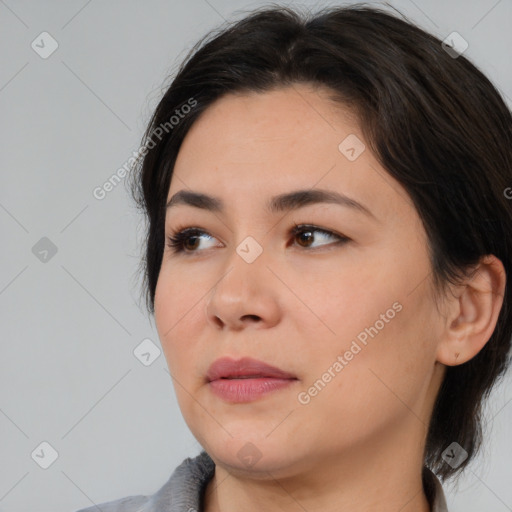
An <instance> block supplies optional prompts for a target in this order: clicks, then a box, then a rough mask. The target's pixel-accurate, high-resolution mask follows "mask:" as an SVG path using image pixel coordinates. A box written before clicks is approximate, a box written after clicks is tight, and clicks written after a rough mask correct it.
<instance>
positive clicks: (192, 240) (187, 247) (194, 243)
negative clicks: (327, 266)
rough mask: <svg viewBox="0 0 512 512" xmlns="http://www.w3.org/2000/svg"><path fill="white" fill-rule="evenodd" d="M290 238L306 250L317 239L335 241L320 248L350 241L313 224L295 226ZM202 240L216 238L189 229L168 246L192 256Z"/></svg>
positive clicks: (169, 240)
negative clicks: (295, 239)
mask: <svg viewBox="0 0 512 512" xmlns="http://www.w3.org/2000/svg"><path fill="white" fill-rule="evenodd" d="M315 233H319V234H320V237H318V236H317V235H315ZM289 236H290V237H292V238H298V240H300V242H299V243H298V244H296V245H298V246H299V247H302V248H304V249H310V248H313V249H314V248H315V247H314V246H312V245H311V244H312V243H315V242H317V238H319V239H320V240H322V239H323V240H326V239H327V240H329V239H331V240H334V244H333V243H332V242H331V243H329V242H327V243H320V246H324V245H341V244H344V243H346V242H348V241H349V240H350V239H349V238H347V237H345V236H342V235H338V234H336V233H333V232H332V231H329V230H326V229H321V228H319V227H317V226H314V225H312V224H300V225H299V224H295V226H294V227H293V228H292V229H291V230H290V231H289ZM201 239H207V240H214V237H212V236H211V235H209V234H208V233H207V232H206V231H204V230H202V229H200V228H196V227H188V228H185V229H181V230H177V231H176V232H174V233H172V234H171V235H169V236H168V237H167V245H168V246H169V247H170V248H171V250H172V251H173V252H174V253H184V254H191V253H194V252H200V251H199V250H198V246H199V245H200V242H201ZM210 247H215V244H211V245H210ZM206 248H208V247H206Z"/></svg>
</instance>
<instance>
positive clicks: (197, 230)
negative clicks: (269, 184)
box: [167, 223, 350, 252]
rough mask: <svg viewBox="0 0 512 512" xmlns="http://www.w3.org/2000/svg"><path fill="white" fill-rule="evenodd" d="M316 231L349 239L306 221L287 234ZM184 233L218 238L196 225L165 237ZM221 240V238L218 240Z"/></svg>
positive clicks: (293, 227) (340, 238)
mask: <svg viewBox="0 0 512 512" xmlns="http://www.w3.org/2000/svg"><path fill="white" fill-rule="evenodd" d="M308 229H309V230H311V231H318V232H321V233H324V234H326V235H328V236H331V237H333V238H338V239H339V240H350V238H349V237H348V236H346V235H344V234H341V233H337V232H336V231H333V230H331V229H328V228H323V227H321V226H317V225H316V224H307V223H303V224H301V223H294V224H293V226H292V227H291V228H288V230H287V234H288V235H289V234H293V232H294V231H307V230H308ZM186 233H194V234H196V235H199V236H201V235H207V236H208V237H210V238H213V239H217V240H219V238H218V237H216V236H214V235H212V234H211V233H210V232H209V231H208V230H205V229H203V228H200V227H198V226H186V227H183V228H178V229H176V230H171V232H170V233H169V234H168V235H167V238H173V237H177V236H179V235H182V234H184V235H186ZM220 241H221V242H222V240H220ZM191 252H197V251H191Z"/></svg>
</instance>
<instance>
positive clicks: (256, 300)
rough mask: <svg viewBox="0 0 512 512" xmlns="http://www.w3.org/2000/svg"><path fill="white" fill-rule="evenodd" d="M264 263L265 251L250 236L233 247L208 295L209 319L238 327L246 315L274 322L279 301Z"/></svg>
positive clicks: (265, 262) (270, 275)
mask: <svg viewBox="0 0 512 512" xmlns="http://www.w3.org/2000/svg"><path fill="white" fill-rule="evenodd" d="M267 264H268V254H267V253H266V251H264V249H263V246H262V244H260V243H259V242H258V241H257V240H256V239H255V238H253V237H252V236H247V237H245V238H243V239H242V241H241V242H239V243H238V245H237V246H235V247H233V249H232V252H231V253H230V254H229V257H227V258H226V260H225V264H224V265H223V267H222V273H221V275H222V277H221V278H220V280H219V281H218V282H217V284H216V285H215V286H214V287H213V289H212V291H211V293H210V294H209V297H208V300H207V303H206V315H207V317H208V319H209V320H212V321H214V322H215V323H217V324H219V322H221V323H223V324H229V325H231V326H237V327H240V326H241V325H242V324H243V322H244V321H245V319H248V318H249V319H251V320H254V319H257V320H259V321H263V322H270V323H273V322H275V319H276V317H277V304H278V301H277V298H276V296H275V292H276V290H275V289H274V288H273V280H272V273H271V272H270V271H269V270H268V268H267Z"/></svg>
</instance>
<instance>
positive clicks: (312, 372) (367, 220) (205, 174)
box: [155, 85, 442, 476]
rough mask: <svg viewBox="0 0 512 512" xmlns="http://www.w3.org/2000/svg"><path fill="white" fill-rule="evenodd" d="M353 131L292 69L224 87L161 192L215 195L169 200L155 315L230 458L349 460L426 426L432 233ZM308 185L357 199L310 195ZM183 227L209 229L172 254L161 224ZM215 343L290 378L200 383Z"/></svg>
mask: <svg viewBox="0 0 512 512" xmlns="http://www.w3.org/2000/svg"><path fill="white" fill-rule="evenodd" d="M363 143H364V140H363V135H362V133H361V130H360V129H359V127H358V124H357V122H356V121H355V118H354V117H353V116H350V115H349V113H348V112H347V111H345V110H342V109H341V108H340V107H339V105H338V106H335V105H334V104H333V103H331V102H330V101H329V100H328V99H327V96H326V94H325V91H324V92H323V93H322V91H321V90H316V91H315V90H314V89H312V88H310V87H308V86H306V85H294V86H293V87H289V88H283V89H280V90H275V91H273V92H270V93H265V94H256V93H254V94H250V95H236V96H235V95H228V96H225V97H223V98H222V99H220V100H219V101H217V102H216V103H215V104H213V105H212V106H210V107H209V108H208V109H207V110H206V111H205V112H204V113H203V115H202V117H200V118H199V119H198V120H197V121H196V122H195V124H194V125H193V127H192V128H191V130H190V131H189V133H188V134H187V136H186V138H185V140H184V142H183V144H182V146H181V149H180V152H179V155H178V158H177V161H176V165H175V169H174V174H173V178H172V182H171V185H170V190H169V193H168V200H169V199H171V198H172V197H173V196H174V195H175V194H176V193H177V192H179V191H187V192H194V193H200V194H206V195H208V196H212V197H215V198H216V200H217V201H219V203H220V204H221V206H219V208H218V209H213V208H211V207H209V206H211V204H209V203H208V202H202V203H201V204H199V203H198V202H197V201H196V202H195V203H194V204H192V202H191V201H176V202H175V204H174V205H173V206H172V207H169V208H168V210H167V215H166V224H165V236H166V247H165V251H164V254H163V261H162V266H161V270H160V274H159V278H158V283H157V287H156V295H155V321H156V326H157V329H158V333H159V336H160V340H161V343H162V347H163V349H164V351H165V356H166V359H167V363H168V366H169V370H170V372H171V375H172V377H173V379H174V385H175V391H176V395H177V399H178V402H179V405H180V408H181V411H182V413H183V416H184V419H185V421H186V423H187V424H188V426H189V428H190V429H191V431H192V433H193V434H194V436H195V437H196V438H197V439H198V441H199V442H200V443H201V444H202V446H203V447H205V448H206V449H207V451H208V452H209V454H210V455H211V456H212V457H213V458H214V460H216V462H217V463H222V464H224V465H226V466H228V467H230V468H231V470H237V469H238V470H240V471H243V470H244V469H247V468H249V467H252V465H254V467H252V469H251V471H252V472H254V471H256V470H257V469H258V470H260V469H261V470H262V471H271V472H272V474H273V475H274V476H276V475H279V474H282V475H285V474H292V473H293V472H294V471H298V470H299V468H302V469H303V468H305V467H311V465H312V464H314V463H320V461H322V463H324V464H325V462H326V460H328V459H329V458H332V460H337V461H340V460H343V455H344V454H345V455H348V454H349V453H350V456H351V461H352V463H354V464H355V463H356V460H357V457H368V456H370V457H372V458H373V457H378V456H380V454H382V456H383V457H389V456H395V457H400V455H399V453H402V452H403V448H404V446H405V445H406V444H407V443H410V445H411V446H413V447H414V449H417V448H418V446H419V444H418V443H419V441H418V440H419V439H423V436H424V434H425V429H426V425H427V424H428V419H429V415H430V412H431V406H432V403H433V399H434V398H435V394H436V392H437V389H438V385H439V383H440V378H441V369H440V368H439V366H440V365H436V364H435V363H436V347H437V339H438V335H439V332H440V329H441V328H442V322H441V319H440V317H439V313H438V312H437V309H436V307H435V304H434V302H433V300H432V296H431V288H430V286H431V277H432V276H431V267H430V264H429V259H428V255H427V245H426V243H427V239H426V234H425V230H424V228H423V225H422V223H421V221H420V218H419V216H418V214H417V212H416V210H415V208H414V206H413V204H412V202H411V200H410V198H409V197H408V195H407V194H406V192H405V190H404V189H403V188H402V187H401V186H400V185H399V184H398V182H397V181H395V180H394V179H393V178H392V177H391V176H390V175H389V174H387V173H386V172H385V171H384V169H383V168H382V167H381V166H380V165H379V164H378V163H377V160H376V159H375V158H374V157H373V155H372V154H371V153H370V150H369V149H368V147H366V149H365V148H364V146H362V144H363ZM299 190H300V191H306V193H304V194H303V195H302V196H299V197H298V198H296V200H291V201H280V202H279V203H278V204H277V205H276V207H274V208H272V209H269V208H268V204H269V203H270V202H271V201H272V200H273V199H274V198H276V197H279V196H282V195H286V194H290V193H292V192H297V191H299ZM316 190H323V191H330V192H332V193H337V194H339V195H340V196H341V197H346V198H350V201H354V202H350V201H348V200H345V201H341V202H339V203H336V202H328V201H325V200H324V199H322V198H320V201H319V202H316V201H315V200H311V201H306V200H304V199H307V198H308V197H309V196H308V194H311V193H313V192H314V191H316ZM312 197H313V199H315V197H314V196H312ZM301 198H302V200H301ZM317 199H318V198H317ZM355 202H357V203H359V204H360V205H361V206H357V205H356V203H355ZM302 224H307V225H309V227H306V228H302V229H301V230H300V231H298V232H297V233H295V234H294V233H293V229H294V228H295V226H296V225H302ZM311 225H312V226H314V228H312V227H311ZM188 227H194V228H197V229H198V230H201V231H202V232H203V231H204V233H197V232H196V233H193V234H192V235H189V237H188V239H187V240H185V242H184V243H183V245H182V249H183V250H182V251H181V252H173V249H172V248H171V247H170V246H169V245H167V239H168V237H169V236H171V235H173V236H174V235H175V233H176V232H177V231H178V230H182V229H183V228H188ZM329 232H331V233H332V234H330V233H329ZM343 237H346V239H345V240H343ZM221 357H230V358H233V359H239V358H242V357H250V358H253V359H257V360H260V361H263V362H264V363H267V364H269V365H272V366H274V367H277V368H280V369H281V370H283V371H284V372H287V373H288V374H290V375H292V376H293V377H294V379H293V380H288V381H286V382H284V383H283V381H277V380H269V379H267V380H266V383H264V384H263V386H265V385H269V386H271V385H272V383H277V384H284V385H283V386H281V387H279V386H277V388H276V389H275V390H274V391H272V392H269V393H266V394H257V393H256V394H252V395H251V394H250V392H251V390H252V391H254V389H256V388H257V386H258V382H259V383H261V382H262V380H261V379H260V380H259V381H256V380H254V379H250V380H251V383H250V384H248V383H247V382H246V383H244V382H243V379H240V378H239V379H232V380H231V382H230V383H229V384H228V383H226V379H223V381H222V382H220V384H219V382H218V381H217V384H215V383H214V382H212V383H210V382H209V381H208V379H207V373H208V371H209V367H210V365H211V364H212V363H213V362H214V361H216V360H217V359H219V358H221ZM263 380H265V379H263ZM223 386H224V387H229V388H230V389H231V390H234V393H235V394H236V390H237V389H242V388H243V389H245V390H249V391H247V393H249V394H247V395H243V396H244V397H245V399H244V398H239V401H236V399H234V398H233V396H232V395H229V394H227V395H220V394H217V393H216V392H215V390H216V389H219V388H221V387H223ZM398 447H400V452H397V451H396V450H397V449H398ZM349 450H350V452H349Z"/></svg>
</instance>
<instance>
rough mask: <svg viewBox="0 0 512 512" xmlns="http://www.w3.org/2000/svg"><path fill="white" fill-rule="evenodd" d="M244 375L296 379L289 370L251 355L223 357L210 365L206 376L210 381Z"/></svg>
mask: <svg viewBox="0 0 512 512" xmlns="http://www.w3.org/2000/svg"><path fill="white" fill-rule="evenodd" d="M244 376H254V377H273V378H278V379H296V377H295V376H294V375H292V374H290V373H288V372H285V371H283V370H281V369H279V368H276V367H275V366H271V365H269V364H266V363H264V362H263V361H258V360H257V359H252V358H250V357H243V358H242V359H232V358H231V357H221V358H220V359H217V360H216V361H214V362H213V363H212V364H211V365H210V368H208V373H207V374H206V378H207V379H208V381H209V382H211V381H212V380H217V379H222V378H230V377H231V378H236V377H244Z"/></svg>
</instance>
